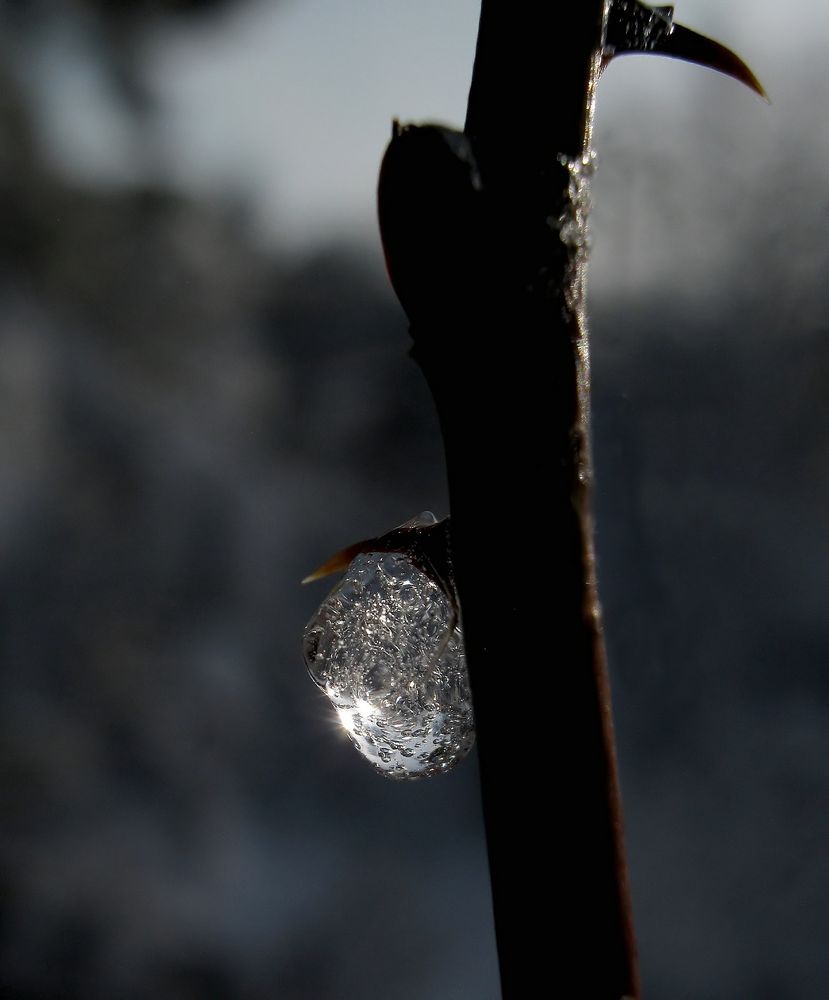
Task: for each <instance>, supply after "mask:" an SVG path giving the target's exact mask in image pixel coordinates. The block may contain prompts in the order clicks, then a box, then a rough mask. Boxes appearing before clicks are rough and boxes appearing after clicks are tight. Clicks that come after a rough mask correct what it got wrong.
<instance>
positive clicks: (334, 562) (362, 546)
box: [302, 538, 378, 584]
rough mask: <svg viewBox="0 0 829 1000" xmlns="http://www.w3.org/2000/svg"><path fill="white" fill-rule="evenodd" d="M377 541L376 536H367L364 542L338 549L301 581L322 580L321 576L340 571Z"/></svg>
mask: <svg viewBox="0 0 829 1000" xmlns="http://www.w3.org/2000/svg"><path fill="white" fill-rule="evenodd" d="M377 541H378V540H377V539H376V538H368V539H366V541H364V542H355V543H354V545H349V546H348V547H347V548H345V549H340V551H339V552H336V553H335V554H334V555H333V556H331V558H330V559H328V560H326V561H325V562H324V563H323V564H322V566H319V567H317V569H315V570H314V572H313V573H309V574H308V576H306V577H305V579H304V580H302V583H303V584H306V583H314V582H315V581H316V580H322V579H323V577H326V576H331V575H332V573H341V572H342V571H343V570H345V569H347V568H348V564H349V563H350V562H351V560H352V559H354V558H355V557H356V556H358V555H360V553H361V552H371V551H372V545H374V547H375V548H376V547H377Z"/></svg>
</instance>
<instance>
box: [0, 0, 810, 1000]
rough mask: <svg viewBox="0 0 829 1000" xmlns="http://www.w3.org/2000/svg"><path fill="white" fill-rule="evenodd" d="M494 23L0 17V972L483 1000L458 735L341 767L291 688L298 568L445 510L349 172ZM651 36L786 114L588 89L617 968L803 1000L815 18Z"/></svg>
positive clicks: (297, 665) (438, 90)
mask: <svg viewBox="0 0 829 1000" xmlns="http://www.w3.org/2000/svg"><path fill="white" fill-rule="evenodd" d="M477 13H478V10H477V4H476V3H475V2H474V0H453V2H452V3H451V4H447V3H438V2H437V0H419V2H418V3H417V4H415V3H406V2H404V0H384V2H382V3H381V2H379V0H365V2H360V3H349V4H346V3H343V2H341V0H282V2H275V0H274V2H268V0H237V2H231V0H226V2H221V0H212V2H198V0H189V2H188V0H178V2H175V0H166V2H165V0H155V2H154V0H133V2H127V0H124V2H107V0H98V2H93V0H86V2H82V0H0V660H1V661H2V670H1V671H0V787H2V796H3V798H2V813H1V814H0V815H2V822H1V823H0V995H2V996H3V997H4V998H5V997H9V998H15V1000H17V998H20V1000H23V998H39V1000H40V998H43V1000H46V998H49V1000H51V998H72V1000H76V998H78V1000H80V998H83V1000H99V998H100V1000H112V998H113V997H118V998H119V1000H144V998H150V997H152V998H153V1000H184V998H194V1000H195V998H198V1000H213V998H215V1000H225V998H227V1000H236V998H242V1000H260V998H261V1000H275V998H279V1000H304V998H314V1000H326V998H330V1000H352V998H355V1000H356V998H357V997H361V996H364V995H365V994H366V992H367V991H373V992H376V993H378V994H382V995H383V996H387V997H389V998H390V1000H421V998H425V997H430V998H431V997H435V998H439V1000H444V998H445V1000H466V998H469V1000H495V998H497V997H498V988H497V966H496V958H495V951H494V940H493V933H492V926H491V911H490V902H489V888H488V883H487V872H486V859H485V846H484V841H483V830H482V825H481V819H480V806H479V801H478V790H477V775H476V767H475V762H474V760H473V761H471V762H469V763H467V764H466V765H465V766H464V767H463V768H461V769H460V770H459V771H458V772H457V773H456V774H454V775H450V776H448V777H446V778H444V779H441V780H435V781H434V782H425V783H423V784H421V785H416V784H413V785H407V786H402V787H401V786H398V785H395V784H393V783H390V782H384V781H382V780H381V779H380V778H378V777H376V776H375V775H374V774H373V773H371V771H370V770H369V769H368V768H367V767H366V766H365V765H364V764H363V763H362V762H361V761H360V759H359V758H358V757H357V755H356V754H355V753H354V752H353V751H352V750H350V748H349V747H348V746H347V745H346V742H345V739H344V737H343V736H342V734H341V733H339V732H338V731H337V729H336V727H335V725H334V724H333V722H332V719H331V716H330V714H329V712H328V711H327V707H326V705H325V704H324V703H323V700H322V699H321V697H320V696H319V694H318V692H317V691H316V690H315V689H314V687H313V685H312V683H311V682H310V681H309V680H308V678H307V676H306V674H305V670H304V667H303V664H302V662H301V658H300V655H299V637H300V634H301V631H302V627H303V625H304V622H305V621H306V619H307V618H308V617H309V615H310V613H311V611H312V610H313V608H314V607H315V606H316V604H317V603H318V602H319V600H320V599H321V597H322V595H323V593H324V585H320V586H318V587H317V588H316V589H312V588H304V589H303V588H300V587H299V586H298V585H297V581H298V580H299V579H300V578H301V577H302V576H303V575H304V574H305V573H306V572H308V571H309V570H310V569H312V568H313V567H314V566H316V565H317V564H318V563H319V562H320V561H321V560H322V559H323V558H324V557H326V556H327V555H329V554H330V553H331V552H332V551H334V550H335V549H337V548H339V547H340V546H341V545H343V544H344V543H347V542H350V541H352V540H354V539H357V538H361V537H365V536H367V535H371V534H374V533H376V532H377V531H380V530H383V529H385V528H388V527H391V526H393V525H395V524H397V523H399V522H401V521H403V520H405V519H407V518H408V517H410V516H411V515H413V514H414V513H416V512H417V511H419V510H421V509H423V508H432V509H434V510H436V511H437V512H438V513H439V514H440V513H444V512H445V509H446V494H445V486H444V479H443V468H442V454H441V445H440V440H439V435H438V431H437V424H436V420H435V417H434V413H433V410H432V406H431V403H430V400H429V398H428V393H427V391H426V389H425V386H424V384H423V383H422V380H421V377H420V375H419V373H418V371H417V369H416V368H415V366H414V365H413V364H412V363H411V362H410V361H409V360H408V359H407V357H406V351H407V349H408V341H407V335H406V330H405V322H404V319H403V317H402V314H401V312H400V310H399V309H398V307H397V306H396V304H395V302H394V300H393V298H392V295H391V293H390V291H389V289H388V288H387V286H386V282H385V278H384V275H383V272H382V266H381V260H380V252H379V243H378V239H377V236H376V233H375V222H374V186H375V182H376V173H377V166H378V163H379V158H380V156H381V154H382V150H383V148H384V145H385V142H386V140H387V137H388V132H389V123H390V119H391V118H392V117H393V116H398V117H401V118H403V119H415V120H428V119H437V120H442V121H447V122H454V123H460V122H461V121H462V119H463V114H464V106H465V100H466V91H467V87H468V81H469V75H470V70H471V61H472V55H473V51H474V42H475V29H476V20H477ZM679 20H681V21H682V22H683V23H685V24H688V25H689V26H693V27H695V28H698V29H699V30H701V31H704V32H706V33H708V34H711V35H713V36H715V37H717V38H719V39H721V40H722V41H724V42H726V43H727V44H731V45H733V46H734V47H735V48H736V49H737V50H738V51H739V52H740V53H741V54H743V55H744V56H745V57H746V58H747V59H748V61H749V62H750V64H751V65H752V67H753V68H754V69H755V71H756V72H757V74H758V76H759V77H760V79H761V80H762V81H763V83H764V85H765V86H766V89H767V90H768V92H769V93H770V95H771V97H772V100H773V104H772V106H771V107H767V106H766V105H764V104H763V103H762V102H761V101H760V100H758V99H757V98H756V97H754V96H753V95H752V94H751V93H749V92H748V91H747V90H745V89H743V88H741V87H739V86H738V85H737V84H735V83H733V82H731V81H728V80H726V79H724V78H722V77H719V76H717V75H715V74H713V73H706V72H703V71H702V70H700V69H697V68H694V67H690V66H687V65H684V64H681V63H674V62H669V61H667V60H659V59H634V58H628V59H623V60H620V61H619V62H618V63H616V64H614V65H613V67H612V68H611V69H610V70H609V72H608V74H607V77H606V78H605V80H604V81H603V83H602V86H601V90H600V94H599V114H598V129H597V147H598V151H599V157H600V160H599V162H600V167H599V173H598V175H597V178H596V183H595V189H594V198H595V203H596V209H595V213H594V243H595V253H594V258H593V267H592V271H591V284H590V289H591V312H592V335H593V345H594V348H593V350H594V368H595V401H594V402H595V432H596V441H595V452H596V464H597V480H598V482H597V497H596V503H597V513H598V532H599V537H598V544H599V558H600V573H601V581H602V594H603V601H604V605H605V611H606V627H607V635H608V644H609V653H610V661H611V670H612V680H613V685H614V696H615V701H616V707H617V731H618V740H619V751H620V758H621V768H622V779H623V789H624V794H625V809H626V816H627V833H628V844H629V854H630V862H631V870H632V883H633V893H634V905H635V910H636V918H637V926H638V933H639V944H640V951H641V957H642V966H643V977H644V984H645V989H646V996H647V997H648V998H649V1000H685V998H687V1000H733V998H735V997H751V998H752V1000H819V998H822V997H823V996H824V995H825V988H826V982H827V980H829V963H827V958H826V949H825V941H826V937H827V930H829V928H828V927H827V918H826V897H827V889H829V885H827V856H826V850H825V843H826V840H827V832H828V831H827V823H826V817H827V809H828V808H829V801H828V800H829V796H827V780H826V761H827V759H829V730H828V729H827V701H826V695H827V681H826V672H825V668H826V665H827V659H829V656H828V655H827V654H829V615H828V614H827V595H829V530H827V518H826V511H827V508H829V319H828V318H827V317H829V286H827V282H826V274H827V271H829V266H828V265H829V120H827V118H826V115H825V109H826V107H827V101H829V77H827V75H826V73H825V65H824V62H825V56H824V53H823V48H824V47H825V44H826V40H827V37H828V36H829V13H827V12H826V8H825V6H824V5H823V4H819V3H818V2H817V0H808V2H805V3H802V4H800V5H799V9H798V14H797V17H796V18H795V17H793V16H792V14H791V13H789V12H786V13H785V15H784V14H783V13H782V12H781V9H780V5H779V4H777V3H772V2H771V0H762V2H752V3H749V2H747V0H729V2H728V3H714V2H703V0H696V2H693V0H687V2H685V3H683V4H682V5H681V6H680V10H679ZM541 460H543V456H542V457H541ZM505 669H512V670H521V669H522V663H521V650H520V647H517V648H516V663H515V664H512V665H505ZM522 683H523V682H522ZM540 791H541V792H542V794H543V790H540Z"/></svg>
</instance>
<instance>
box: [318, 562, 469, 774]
mask: <svg viewBox="0 0 829 1000" xmlns="http://www.w3.org/2000/svg"><path fill="white" fill-rule="evenodd" d="M303 648H304V655H305V662H306V664H307V666H308V671H309V673H310V674H311V677H312V679H313V680H314V682H315V683H316V684H317V685H318V686H319V687H320V688H321V689H322V690H323V691H324V692H325V694H326V695H327V696H328V698H329V699H330V700H331V702H332V704H333V705H334V707H335V708H336V710H337V713H338V715H339V718H340V722H341V723H342V725H343V728H344V729H345V730H346V732H347V733H348V734H349V736H350V737H351V740H352V742H353V743H354V745H355V746H356V747H357V749H358V750H359V751H360V753H361V754H362V755H363V756H364V757H365V758H366V759H367V760H368V761H369V762H370V763H371V764H373V765H374V766H375V767H376V768H377V769H378V770H379V771H381V772H382V773H383V774H385V775H388V776H389V777H392V778H417V777H421V776H425V775H430V774H438V773H443V772H445V771H448V770H450V769H451V768H452V767H454V766H455V765H456V764H457V763H458V762H459V761H461V760H462V759H463V758H464V757H465V756H466V755H467V753H468V752H469V750H470V748H471V747H472V744H473V742H474V740H475V722H474V716H473V712H472V697H471V694H470V690H469V676H468V674H467V671H466V659H465V654H464V648H463V636H462V634H461V629H460V626H459V624H458V622H457V620H456V615H455V611H454V607H453V603H452V601H451V599H450V598H449V596H448V595H447V594H446V592H445V591H444V590H443V588H442V587H440V586H439V585H438V584H437V583H436V582H435V581H434V580H432V579H431V578H430V577H429V576H427V574H426V573H424V572H423V571H422V570H421V569H419V568H418V567H417V566H415V565H414V563H413V562H412V561H411V560H410V559H409V558H407V556H405V555H403V554H402V553H398V552H368V553H365V554H362V555H359V556H357V558H356V559H354V561H353V562H352V563H351V564H350V565H349V567H348V569H347V570H346V573H345V576H344V577H343V579H342V580H341V581H340V583H339V584H338V585H337V586H336V587H335V588H334V589H333V590H332V591H331V593H330V594H329V595H328V597H326V599H325V600H324V601H323V603H322V605H321V606H320V608H319V610H318V611H317V613H316V614H315V615H314V617H313V618H312V619H311V621H310V622H309V623H308V625H307V626H306V629H305V635H304V642H303Z"/></svg>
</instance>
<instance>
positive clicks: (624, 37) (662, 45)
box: [602, 0, 771, 104]
mask: <svg viewBox="0 0 829 1000" xmlns="http://www.w3.org/2000/svg"><path fill="white" fill-rule="evenodd" d="M673 13H674V11H673V7H648V6H646V5H645V4H643V3H640V2H639V0H613V3H612V4H611V8H610V14H609V16H608V22H607V34H606V41H605V48H604V54H603V59H602V68H603V69H604V68H605V67H606V66H607V64H608V63H609V62H610V61H611V59H613V58H614V57H615V56H620V55H625V54H627V53H637V52H640V53H644V54H645V55H648V54H651V53H653V54H654V55H658V56H670V57H671V58H673V59H682V60H684V61H685V62H690V63H696V64H697V65H698V66H706V67H708V69H713V70H716V71H717V72H718V73H724V74H725V75H726V76H730V77H732V78H733V79H735V80H739V82H740V83H744V84H745V85H746V86H747V87H748V88H749V89H751V90H753V91H754V92H755V93H756V94H759V95H760V97H762V98H763V100H764V101H766V103H767V104H770V103H771V101H770V100H769V97H768V94H767V93H766V91H765V89H764V88H763V85H762V84H761V83H760V81H759V80H758V79H757V77H756V76H755V75H754V73H752V71H751V70H750V69H749V67H748V66H747V65H746V64H745V63H744V62H743V60H742V59H741V58H740V57H739V56H738V55H737V54H736V53H734V52H732V51H731V49H728V48H726V47H725V46H724V45H721V44H720V43H719V42H715V41H714V39H713V38H707V37H706V36H705V35H701V34H699V32H696V31H692V30H691V29H690V28H685V27H683V26H682V25H681V24H674V21H673Z"/></svg>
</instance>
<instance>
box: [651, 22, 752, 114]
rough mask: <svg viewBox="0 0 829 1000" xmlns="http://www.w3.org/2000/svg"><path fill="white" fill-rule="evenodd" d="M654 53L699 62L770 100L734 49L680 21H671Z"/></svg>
mask: <svg viewBox="0 0 829 1000" xmlns="http://www.w3.org/2000/svg"><path fill="white" fill-rule="evenodd" d="M656 53H657V55H663V56H671V57H672V58H674V59H682V60H684V61H685V62H690V63H696V64H697V65H699V66H707V67H708V68H709V69H714V70H716V71H717V72H718V73H724V74H725V75H726V76H730V77H731V78H732V79H734V80H739V81H740V83H744V84H745V85H746V86H747V87H748V88H749V89H750V90H753V91H754V93H755V94H759V96H760V97H762V98H763V100H764V101H765V102H766V104H771V101H770V100H769V95H768V94H767V93H766V91H765V88H764V87H763V85H762V83H760V81H759V80H758V79H757V77H756V76H755V75H754V73H752V71H751V69H750V68H749V67H748V66H747V65H746V63H745V62H743V60H742V59H741V58H740V57H739V56H738V55H737V54H736V52H732V51H731V49H728V48H726V47H725V45H721V44H720V43H719V42H715V41H714V39H713V38H707V37H706V36H705V35H700V34H699V33H698V32H696V31H691V29H690V28H683V26H682V25H681V24H675V25H674V27H673V31H671V32H670V34H667V35H665V37H664V38H663V39H662V42H661V44H660V46H659V48H657V49H656Z"/></svg>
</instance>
